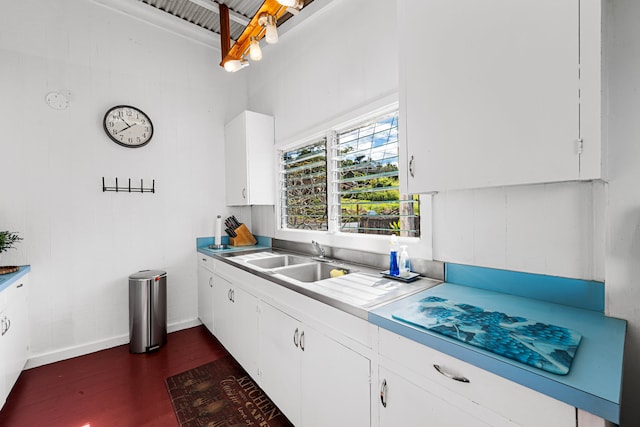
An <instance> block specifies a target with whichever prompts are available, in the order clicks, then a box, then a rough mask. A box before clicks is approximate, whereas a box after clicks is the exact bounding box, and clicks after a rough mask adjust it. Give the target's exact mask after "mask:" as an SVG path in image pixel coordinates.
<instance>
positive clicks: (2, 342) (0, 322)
mask: <svg viewBox="0 0 640 427" xmlns="http://www.w3.org/2000/svg"><path fill="white" fill-rule="evenodd" d="M0 297H1V295H0ZM5 328H6V320H5V313H4V310H3V309H2V308H1V307H0V330H1V331H4V330H5ZM6 354H7V350H6V339H5V338H4V335H2V336H0V360H2V361H4V360H7V355H6ZM6 370H7V368H6V366H5V364H4V363H0V409H2V407H3V406H4V403H5V401H6V400H7V396H8V395H9V391H10V389H11V387H8V386H7V379H6Z"/></svg>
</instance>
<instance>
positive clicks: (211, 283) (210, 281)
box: [209, 277, 213, 288]
mask: <svg viewBox="0 0 640 427" xmlns="http://www.w3.org/2000/svg"><path fill="white" fill-rule="evenodd" d="M209 287H210V288H213V277H209Z"/></svg>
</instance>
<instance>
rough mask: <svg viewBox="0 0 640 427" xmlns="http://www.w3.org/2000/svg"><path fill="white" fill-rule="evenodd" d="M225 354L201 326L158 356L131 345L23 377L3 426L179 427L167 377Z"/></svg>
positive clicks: (178, 335)
mask: <svg viewBox="0 0 640 427" xmlns="http://www.w3.org/2000/svg"><path fill="white" fill-rule="evenodd" d="M226 355H227V352H226V350H225V349H224V347H222V345H221V344H220V343H219V342H218V341H217V340H216V339H215V338H214V337H213V336H212V335H211V334H210V333H209V332H208V331H207V330H206V329H205V328H204V326H198V327H195V328H191V329H185V330H182V331H178V332H174V333H171V334H169V337H168V340H167V344H166V345H165V346H163V347H162V348H160V349H159V350H158V351H157V352H155V353H148V354H131V353H129V347H128V346H127V345H124V346H119V347H115V348H111V349H108V350H103V351H99V352H96V353H92V354H89V355H86V356H81V357H76V358H73V359H69V360H64V361H62V362H57V363H52V364H50V365H45V366H41V367H38V368H34V369H29V370H27V371H24V372H22V374H21V375H20V378H19V379H18V382H17V383H16V385H15V386H14V388H13V390H12V391H11V394H10V395H9V398H8V399H7V403H6V404H5V406H4V408H3V409H2V411H0V426H3V427H40V426H47V427H57V426H60V427H103V426H109V427H111V426H122V427H128V426H172V427H173V426H178V422H177V420H176V417H175V414H174V413H173V408H172V407H171V401H170V400H169V394H168V393H167V389H166V386H165V382H164V380H165V378H166V377H169V376H171V375H175V374H178V373H180V372H184V371H186V370H189V369H191V368H195V367H196V366H200V365H202V364H205V363H208V362H211V361H214V360H217V359H219V358H221V357H224V356H226Z"/></svg>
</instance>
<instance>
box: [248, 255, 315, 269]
mask: <svg viewBox="0 0 640 427" xmlns="http://www.w3.org/2000/svg"><path fill="white" fill-rule="evenodd" d="M308 262H311V261H310V259H309V258H305V257H300V256H295V255H278V256H272V257H268V258H260V259H254V260H250V261H247V264H251V265H254V266H256V267H260V268H278V267H285V266H289V265H296V264H303V263H308Z"/></svg>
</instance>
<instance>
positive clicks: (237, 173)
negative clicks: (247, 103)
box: [224, 114, 249, 206]
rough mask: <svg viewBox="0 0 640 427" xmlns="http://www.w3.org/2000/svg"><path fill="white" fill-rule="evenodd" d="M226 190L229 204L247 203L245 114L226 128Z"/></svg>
mask: <svg viewBox="0 0 640 427" xmlns="http://www.w3.org/2000/svg"><path fill="white" fill-rule="evenodd" d="M224 140H225V144H224V150H225V152H224V158H225V190H226V193H225V194H226V201H227V205H229V206H238V205H247V204H248V203H249V202H248V193H247V192H248V188H247V178H248V175H247V145H246V120H245V115H244V114H241V115H240V116H238V117H236V118H235V119H233V120H232V121H231V122H229V123H228V124H227V125H226V126H225V128H224Z"/></svg>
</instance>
